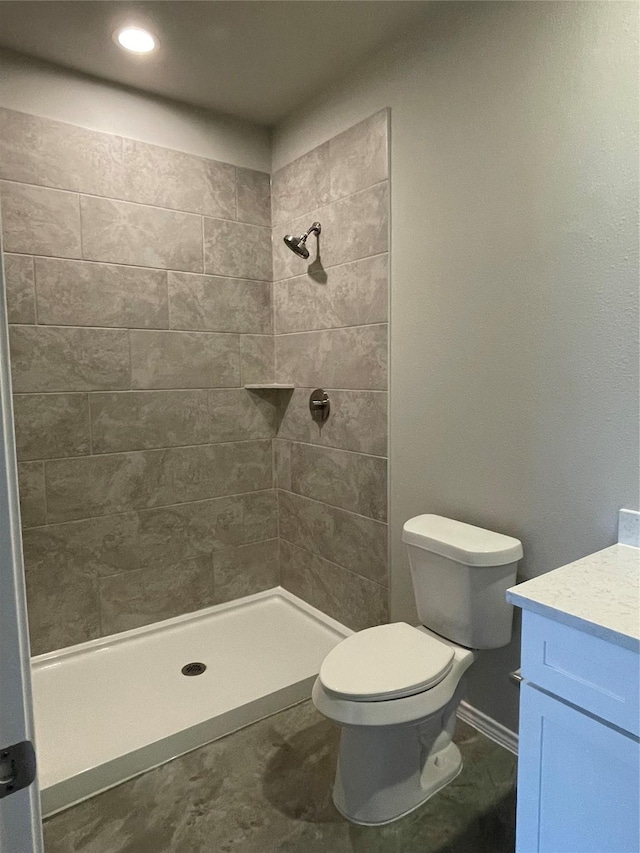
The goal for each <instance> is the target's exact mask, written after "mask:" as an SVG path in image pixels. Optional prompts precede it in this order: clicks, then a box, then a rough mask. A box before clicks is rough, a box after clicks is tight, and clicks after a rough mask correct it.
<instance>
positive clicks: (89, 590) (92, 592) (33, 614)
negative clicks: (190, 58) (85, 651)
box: [25, 564, 101, 655]
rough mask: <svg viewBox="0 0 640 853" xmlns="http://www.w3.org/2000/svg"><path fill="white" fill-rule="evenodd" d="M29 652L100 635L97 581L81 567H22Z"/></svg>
mask: <svg viewBox="0 0 640 853" xmlns="http://www.w3.org/2000/svg"><path fill="white" fill-rule="evenodd" d="M25 582H26V589H27V609H28V614H29V639H30V641H31V654H32V655H38V654H42V653H43V652H48V651H50V650H51V649H60V648H64V647H65V646H72V645H75V644H76V643H85V642H87V641H88V640H95V639H96V638H97V637H99V636H100V633H101V632H100V613H99V610H98V582H97V579H96V578H95V577H92V576H91V575H89V574H86V573H85V572H83V571H73V570H70V569H69V568H68V567H66V566H65V567H61V566H50V565H48V564H47V565H45V566H43V567H42V570H37V571H32V570H30V569H29V568H28V567H27V568H26V569H25Z"/></svg>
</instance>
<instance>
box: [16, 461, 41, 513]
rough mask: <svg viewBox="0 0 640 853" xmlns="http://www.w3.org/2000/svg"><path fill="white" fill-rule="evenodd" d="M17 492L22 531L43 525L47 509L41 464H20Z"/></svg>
mask: <svg viewBox="0 0 640 853" xmlns="http://www.w3.org/2000/svg"><path fill="white" fill-rule="evenodd" d="M18 492H19V494H20V516H21V520H22V527H23V529H24V528H25V527H35V526H36V525H37V524H44V523H45V522H46V520H47V509H46V503H45V490H44V463H43V462H21V463H20V464H19V465H18Z"/></svg>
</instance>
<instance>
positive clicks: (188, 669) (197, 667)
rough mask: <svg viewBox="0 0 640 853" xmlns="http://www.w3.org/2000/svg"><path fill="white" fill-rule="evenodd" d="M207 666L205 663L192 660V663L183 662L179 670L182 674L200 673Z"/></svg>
mask: <svg viewBox="0 0 640 853" xmlns="http://www.w3.org/2000/svg"><path fill="white" fill-rule="evenodd" d="M206 668H207V665H206V663H200V662H199V661H193V662H192V663H185V665H184V666H183V667H182V669H181V670H180V672H181V673H182V674H183V675H202V673H203V672H204V671H205V669H206Z"/></svg>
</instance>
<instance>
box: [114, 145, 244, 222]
mask: <svg viewBox="0 0 640 853" xmlns="http://www.w3.org/2000/svg"><path fill="white" fill-rule="evenodd" d="M123 161H124V175H125V190H124V195H123V196H121V198H125V199H127V200H128V201H137V202H141V203H142V204H152V205H157V206H158V207H168V208H171V209H173V210H186V211H190V212H191V213H206V214H207V215H208V216H220V217H222V218H223V219H235V218H236V169H235V166H231V165H229V163H219V162H218V161H216V160H205V159H204V158H202V157H195V156H194V155H192V154H184V153H183V152H181V151H172V150H171V149H169V148H159V147H158V146H157V145H149V144H148V143H146V142H136V141H134V140H132V139H125V140H124V146H123Z"/></svg>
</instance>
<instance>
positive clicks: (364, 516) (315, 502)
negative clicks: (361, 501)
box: [276, 487, 389, 528]
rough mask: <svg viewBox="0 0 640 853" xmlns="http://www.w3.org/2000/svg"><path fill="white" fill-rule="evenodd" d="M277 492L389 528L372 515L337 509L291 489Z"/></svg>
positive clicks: (386, 523) (385, 523) (278, 489)
mask: <svg viewBox="0 0 640 853" xmlns="http://www.w3.org/2000/svg"><path fill="white" fill-rule="evenodd" d="M276 491H277V492H278V493H279V492H285V493H286V494H288V495H293V497H294V498H300V499H301V500H303V501H310V502H311V503H314V504H322V506H328V507H331V509H337V510H339V511H340V512H346V513H347V515H355V516H356V518H362V519H364V520H365V521H373V523H374V524H382V526H383V527H386V528H388V527H389V522H388V521H379V520H378V519H377V518H372V517H371V516H370V515H363V514H362V513H361V512H354V510H352V509H345V508H344V507H336V506H335V505H334V504H328V503H327V502H326V501H321V500H318V498H310V497H309V496H308V495H302V494H300V493H299V492H292V491H291V489H283V488H282V487H278V488H277V489H276ZM278 500H279V495H278Z"/></svg>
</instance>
